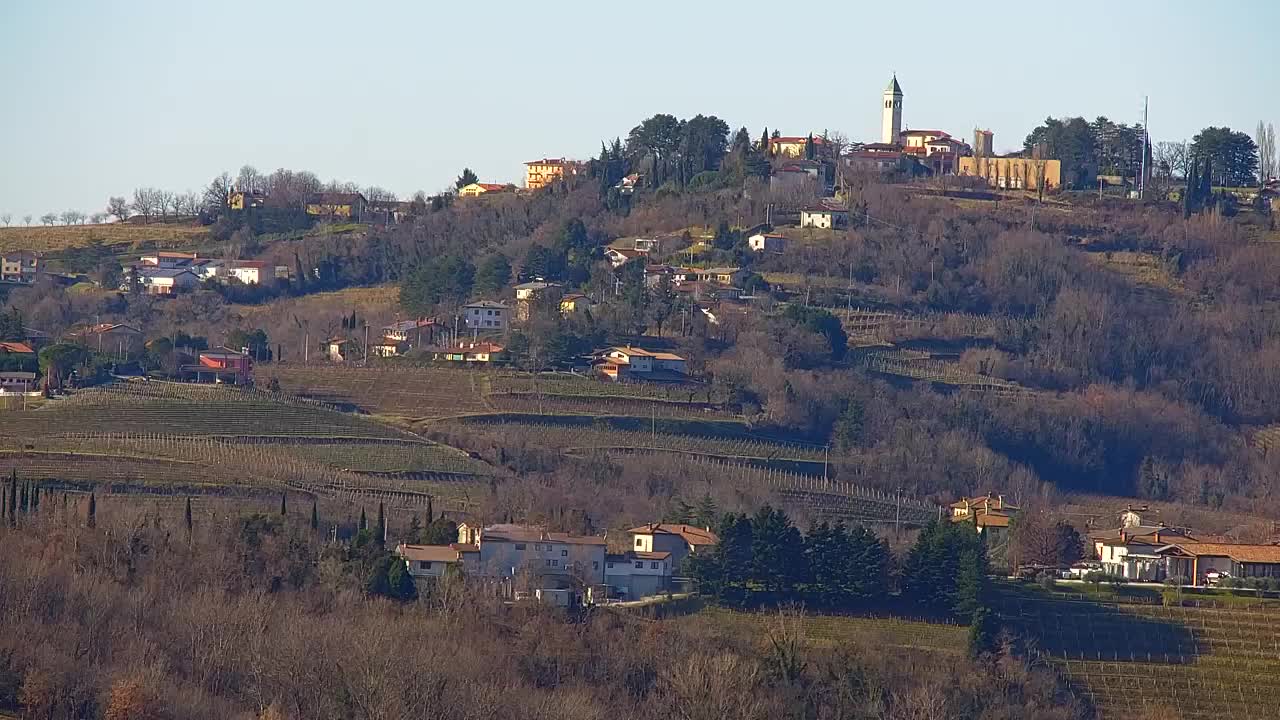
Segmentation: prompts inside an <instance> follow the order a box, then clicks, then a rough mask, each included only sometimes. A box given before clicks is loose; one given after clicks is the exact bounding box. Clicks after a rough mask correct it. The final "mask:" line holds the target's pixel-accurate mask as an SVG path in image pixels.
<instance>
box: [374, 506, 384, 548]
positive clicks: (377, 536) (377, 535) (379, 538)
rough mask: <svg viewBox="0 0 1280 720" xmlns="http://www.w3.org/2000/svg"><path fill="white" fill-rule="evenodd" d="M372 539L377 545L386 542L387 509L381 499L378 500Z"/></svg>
mask: <svg viewBox="0 0 1280 720" xmlns="http://www.w3.org/2000/svg"><path fill="white" fill-rule="evenodd" d="M373 541H374V542H376V543H378V545H379V546H382V545H386V543H387V510H386V507H385V506H384V505H383V504H382V501H378V526H377V527H376V528H374V538H373Z"/></svg>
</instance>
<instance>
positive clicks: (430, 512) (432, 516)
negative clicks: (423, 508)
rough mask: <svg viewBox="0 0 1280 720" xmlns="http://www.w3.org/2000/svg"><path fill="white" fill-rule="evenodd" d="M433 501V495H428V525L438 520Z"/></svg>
mask: <svg viewBox="0 0 1280 720" xmlns="http://www.w3.org/2000/svg"><path fill="white" fill-rule="evenodd" d="M431 501H432V497H431V496H430V495H428V496H427V524H428V525H430V524H431V523H433V522H435V520H436V513H435V509H434V508H432V507H431Z"/></svg>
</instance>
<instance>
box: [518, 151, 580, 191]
mask: <svg viewBox="0 0 1280 720" xmlns="http://www.w3.org/2000/svg"><path fill="white" fill-rule="evenodd" d="M576 168H577V165H576V163H572V162H569V161H568V160H565V159H564V158H559V159H556V158H543V159H541V160H531V161H529V162H527V163H525V164H524V186H525V187H526V188H529V189H530V190H537V189H538V188H542V187H546V186H548V185H550V184H551V183H553V182H555V181H557V180H559V179H561V178H563V177H564V176H565V175H572V174H574V172H575V170H576Z"/></svg>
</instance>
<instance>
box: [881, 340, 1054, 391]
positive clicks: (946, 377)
mask: <svg viewBox="0 0 1280 720" xmlns="http://www.w3.org/2000/svg"><path fill="white" fill-rule="evenodd" d="M864 363H865V364H866V366H867V369H869V370H871V371H872V372H877V373H881V374H883V375H895V376H897V377H903V378H909V379H911V380H925V381H928V382H933V383H939V384H942V385H952V386H956V387H960V388H963V389H966V390H982V391H989V392H995V393H999V394H1008V395H1021V394H1024V393H1030V392H1033V391H1032V390H1030V389H1029V388H1026V387H1023V386H1021V385H1018V384H1017V383H1014V382H1010V381H1008V380H1001V379H1000V378H994V377H991V376H989V375H980V374H978V373H975V372H970V371H968V370H965V369H963V368H961V367H960V366H959V365H957V364H955V363H949V362H944V361H941V360H934V359H931V358H930V357H929V356H928V355H926V354H924V353H918V352H914V351H904V350H897V351H887V352H871V353H868V354H867V355H866V356H865V360H864Z"/></svg>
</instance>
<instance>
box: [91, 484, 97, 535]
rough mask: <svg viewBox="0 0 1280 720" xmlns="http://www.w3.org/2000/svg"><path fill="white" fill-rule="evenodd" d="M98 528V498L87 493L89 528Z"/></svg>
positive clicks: (93, 494)
mask: <svg viewBox="0 0 1280 720" xmlns="http://www.w3.org/2000/svg"><path fill="white" fill-rule="evenodd" d="M97 526H98V497H97V495H96V494H95V493H93V492H90V493H89V527H91V528H92V527H97Z"/></svg>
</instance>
